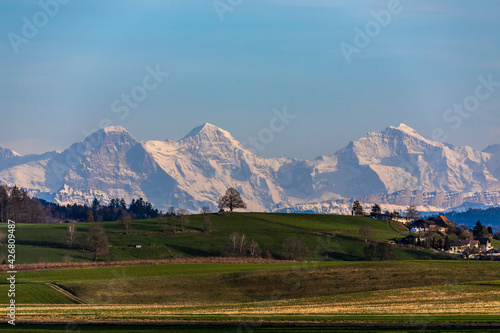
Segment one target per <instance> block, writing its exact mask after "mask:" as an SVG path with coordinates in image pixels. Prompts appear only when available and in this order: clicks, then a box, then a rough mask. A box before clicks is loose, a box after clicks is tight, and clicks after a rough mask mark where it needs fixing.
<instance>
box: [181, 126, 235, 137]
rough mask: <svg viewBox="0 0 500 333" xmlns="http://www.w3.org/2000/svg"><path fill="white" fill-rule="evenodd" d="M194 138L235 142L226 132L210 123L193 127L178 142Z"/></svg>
mask: <svg viewBox="0 0 500 333" xmlns="http://www.w3.org/2000/svg"><path fill="white" fill-rule="evenodd" d="M194 137H199V138H203V139H208V140H211V141H212V140H220V139H221V138H222V139H226V140H227V139H229V140H230V141H235V140H234V138H233V137H232V136H231V134H230V133H229V132H228V131H225V130H223V129H222V128H219V127H217V126H215V125H212V124H210V123H205V124H203V125H201V126H198V127H195V128H193V129H192V130H191V132H189V133H188V134H187V135H186V136H185V137H183V138H182V139H181V140H180V141H183V140H186V139H189V138H194Z"/></svg>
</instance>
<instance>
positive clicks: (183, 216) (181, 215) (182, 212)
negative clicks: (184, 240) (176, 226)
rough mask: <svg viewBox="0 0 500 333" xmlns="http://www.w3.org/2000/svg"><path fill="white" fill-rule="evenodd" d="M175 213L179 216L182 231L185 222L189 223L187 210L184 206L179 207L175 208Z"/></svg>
mask: <svg viewBox="0 0 500 333" xmlns="http://www.w3.org/2000/svg"><path fill="white" fill-rule="evenodd" d="M177 215H178V216H179V220H180V225H181V231H182V232H184V231H185V229H186V226H187V224H188V223H189V219H188V217H187V215H188V211H187V210H186V209H185V208H179V209H178V210H177Z"/></svg>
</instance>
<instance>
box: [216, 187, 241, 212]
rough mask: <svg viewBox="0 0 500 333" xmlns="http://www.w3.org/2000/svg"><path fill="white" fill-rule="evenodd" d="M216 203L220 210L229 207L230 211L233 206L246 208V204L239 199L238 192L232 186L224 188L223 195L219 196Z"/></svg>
mask: <svg viewBox="0 0 500 333" xmlns="http://www.w3.org/2000/svg"><path fill="white" fill-rule="evenodd" d="M217 203H218V204H219V208H220V209H221V210H223V209H224V208H229V211H230V212H232V211H233V209H235V208H242V209H245V208H247V205H246V204H245V202H244V201H243V199H241V195H240V192H238V191H237V190H236V189H235V188H232V187H230V188H228V189H227V190H226V193H225V194H224V195H223V196H221V197H219V199H218V200H217Z"/></svg>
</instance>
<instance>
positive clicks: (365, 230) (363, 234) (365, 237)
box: [358, 224, 373, 243]
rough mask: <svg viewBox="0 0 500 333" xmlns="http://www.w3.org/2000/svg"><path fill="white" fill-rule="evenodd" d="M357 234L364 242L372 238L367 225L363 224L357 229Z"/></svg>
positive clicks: (371, 231) (371, 230)
mask: <svg viewBox="0 0 500 333" xmlns="http://www.w3.org/2000/svg"><path fill="white" fill-rule="evenodd" d="M358 232H359V234H360V236H361V237H362V238H363V240H364V242H365V243H366V242H368V240H369V239H371V238H372V237H373V228H372V227H370V226H369V225H368V224H364V225H363V226H361V228H359V231H358Z"/></svg>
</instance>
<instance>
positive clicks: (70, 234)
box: [65, 223, 77, 249]
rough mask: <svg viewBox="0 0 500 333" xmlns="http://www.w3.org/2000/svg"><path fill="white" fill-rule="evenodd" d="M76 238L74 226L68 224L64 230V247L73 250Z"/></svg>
mask: <svg viewBox="0 0 500 333" xmlns="http://www.w3.org/2000/svg"><path fill="white" fill-rule="evenodd" d="M76 236H77V230H76V224H74V223H70V224H68V227H67V228H66V240H65V243H66V246H67V247H68V248H70V249H71V248H73V246H74V245H75V243H76Z"/></svg>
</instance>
